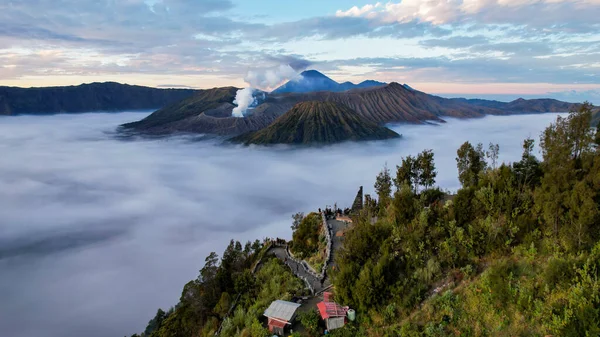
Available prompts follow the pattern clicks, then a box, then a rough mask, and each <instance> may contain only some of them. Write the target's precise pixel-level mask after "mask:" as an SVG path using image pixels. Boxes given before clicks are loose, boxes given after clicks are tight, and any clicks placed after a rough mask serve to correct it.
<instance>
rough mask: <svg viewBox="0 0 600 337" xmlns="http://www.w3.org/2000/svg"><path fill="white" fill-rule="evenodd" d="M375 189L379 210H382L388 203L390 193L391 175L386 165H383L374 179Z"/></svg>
mask: <svg viewBox="0 0 600 337" xmlns="http://www.w3.org/2000/svg"><path fill="white" fill-rule="evenodd" d="M375 191H376V192H377V197H378V198H379V207H380V212H383V211H385V208H386V207H387V206H388V205H389V204H390V194H391V193H392V177H391V176H390V170H389V169H388V168H387V165H386V166H384V168H383V170H381V172H379V174H378V175H377V178H376V179H375Z"/></svg>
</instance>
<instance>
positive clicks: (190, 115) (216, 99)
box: [122, 87, 281, 135]
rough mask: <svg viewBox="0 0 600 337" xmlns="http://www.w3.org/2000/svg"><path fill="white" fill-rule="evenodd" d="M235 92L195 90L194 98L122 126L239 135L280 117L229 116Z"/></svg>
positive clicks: (258, 113)
mask: <svg viewBox="0 0 600 337" xmlns="http://www.w3.org/2000/svg"><path fill="white" fill-rule="evenodd" d="M237 90H238V89H237V88H234V87H224V88H213V89H207V90H198V92H197V93H196V94H195V95H193V96H191V97H189V98H186V99H184V100H182V101H181V102H178V103H176V104H172V105H170V106H167V107H164V108H162V109H160V110H157V111H155V112H154V113H152V114H150V115H149V116H147V117H146V118H144V119H142V120H140V121H137V122H132V123H127V124H123V125H122V127H123V129H125V130H133V131H138V132H142V133H149V134H170V133H174V132H193V133H206V134H215V135H239V134H241V133H245V132H250V131H255V130H259V129H261V128H263V127H265V126H267V125H269V124H270V123H271V122H272V121H274V120H275V119H276V118H277V117H279V116H280V115H281V113H279V112H278V113H273V112H271V111H263V110H264V109H263V108H257V109H254V110H253V113H252V115H250V116H248V117H244V118H238V117H232V116H231V112H232V110H233V108H234V107H235V105H234V104H233V101H234V99H235V94H236V92H237Z"/></svg>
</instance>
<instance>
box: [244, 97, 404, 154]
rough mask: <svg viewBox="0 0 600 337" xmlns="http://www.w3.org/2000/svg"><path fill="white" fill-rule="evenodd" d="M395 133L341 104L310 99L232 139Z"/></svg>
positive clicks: (331, 138)
mask: <svg viewBox="0 0 600 337" xmlns="http://www.w3.org/2000/svg"><path fill="white" fill-rule="evenodd" d="M396 137H399V135H398V134H397V133H395V132H394V131H392V130H390V129H388V128H386V127H382V126H378V125H377V124H375V123H373V122H370V121H367V120H365V119H364V118H361V117H360V116H359V115H358V114H357V113H356V112H354V111H353V110H351V109H349V108H347V107H346V106H344V105H341V104H338V103H333V102H317V101H309V102H302V103H298V104H296V105H295V106H294V107H293V108H292V109H291V110H290V111H288V112H286V113H285V114H284V115H283V116H281V117H279V118H278V119H277V120H275V121H274V122H273V123H272V124H271V125H269V126H268V127H266V128H264V129H262V130H259V131H257V132H254V133H250V134H245V135H242V136H238V137H236V138H234V139H233V140H234V141H237V142H244V143H245V144H330V143H337V142H343V141H347V140H354V141H358V140H377V139H388V138H396Z"/></svg>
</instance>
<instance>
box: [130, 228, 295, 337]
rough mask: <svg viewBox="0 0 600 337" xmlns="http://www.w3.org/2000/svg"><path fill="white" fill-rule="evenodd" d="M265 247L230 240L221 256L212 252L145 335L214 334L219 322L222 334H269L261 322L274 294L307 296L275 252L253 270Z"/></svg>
mask: <svg viewBox="0 0 600 337" xmlns="http://www.w3.org/2000/svg"><path fill="white" fill-rule="evenodd" d="M266 248H268V247H267V246H264V245H263V244H261V243H260V242H259V241H255V242H254V243H250V242H248V243H246V245H245V247H244V249H242V245H241V244H240V243H239V242H234V241H233V240H232V241H231V243H230V244H229V246H228V247H227V249H226V250H225V252H224V253H223V257H222V258H221V260H220V261H219V258H218V256H217V254H216V253H214V252H213V253H211V254H210V255H209V256H208V257H207V258H206V260H205V262H206V263H205V266H204V268H202V269H201V270H200V275H199V276H198V278H197V279H196V280H193V281H190V282H188V284H186V285H185V287H184V288H183V292H182V294H181V298H180V300H179V303H178V304H177V305H176V306H175V307H174V308H171V309H170V310H169V311H168V312H166V313H165V312H164V311H163V310H161V309H159V310H158V312H157V314H156V316H155V317H154V318H153V319H152V320H150V321H149V322H148V326H147V327H146V329H145V331H144V332H143V333H142V334H141V336H152V337H167V336H168V337H174V336H182V337H183V336H186V337H187V336H214V333H215V331H217V329H218V328H219V325H220V323H221V322H222V323H223V327H222V330H221V334H220V336H258V337H260V336H269V332H268V329H266V328H265V327H264V324H263V323H262V322H261V321H260V319H261V318H262V313H263V312H264V310H265V309H266V308H267V307H268V306H269V304H270V303H271V302H272V301H274V300H276V299H283V300H289V299H291V298H292V296H297V295H303V294H304V284H303V283H302V281H301V280H300V279H298V278H296V277H294V275H293V274H292V273H291V271H290V270H289V269H288V268H287V267H285V266H284V265H283V264H282V263H281V262H280V261H279V260H278V259H276V258H274V257H272V258H268V257H265V258H264V259H263V262H262V264H261V266H260V268H258V270H257V272H256V273H255V274H253V273H252V271H251V268H252V266H253V265H254V264H255V263H256V262H258V261H259V260H260V259H261V257H263V256H264V253H265V251H266ZM234 304H236V305H235V310H233V311H232V308H233V305H234ZM134 336H138V335H134Z"/></svg>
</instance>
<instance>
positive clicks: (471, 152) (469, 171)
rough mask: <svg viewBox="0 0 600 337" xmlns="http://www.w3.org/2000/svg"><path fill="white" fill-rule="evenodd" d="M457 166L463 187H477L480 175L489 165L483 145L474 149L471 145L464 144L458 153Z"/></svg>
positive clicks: (478, 145)
mask: <svg viewBox="0 0 600 337" xmlns="http://www.w3.org/2000/svg"><path fill="white" fill-rule="evenodd" d="M456 155H457V157H456V166H457V168H458V180H459V181H460V183H461V184H462V185H463V187H470V186H476V185H477V183H478V182H479V173H480V172H482V171H483V170H485V168H486V166H487V164H486V162H485V159H484V153H483V144H481V143H479V144H477V148H474V147H473V145H471V143H469V142H468V141H467V142H464V143H463V144H462V145H461V146H460V148H459V149H458V151H456Z"/></svg>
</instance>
